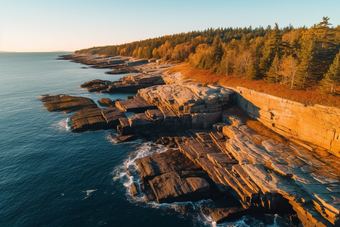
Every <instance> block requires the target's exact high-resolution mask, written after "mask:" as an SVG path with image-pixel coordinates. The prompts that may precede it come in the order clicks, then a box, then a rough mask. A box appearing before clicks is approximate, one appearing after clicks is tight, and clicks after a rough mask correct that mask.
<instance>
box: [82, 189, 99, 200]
mask: <svg viewBox="0 0 340 227" xmlns="http://www.w3.org/2000/svg"><path fill="white" fill-rule="evenodd" d="M95 191H97V189H91V190H86V191H82V192H85V193H86V196H85V198H84V199H87V198H88V197H89V196H90V195H91V193H92V192H95ZM84 199H83V200H84Z"/></svg>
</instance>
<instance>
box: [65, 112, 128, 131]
mask: <svg viewBox="0 0 340 227" xmlns="http://www.w3.org/2000/svg"><path fill="white" fill-rule="evenodd" d="M70 118H71V131H73V132H83V131H87V130H99V129H114V128H116V127H117V125H118V124H119V119H123V118H126V117H125V114H124V112H123V111H121V110H118V109H117V108H114V107H110V108H108V109H100V108H86V109H82V110H79V111H78V112H77V113H76V114H73V115H72V116H71V117H70Z"/></svg>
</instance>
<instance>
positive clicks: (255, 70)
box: [246, 60, 260, 80]
mask: <svg viewBox="0 0 340 227" xmlns="http://www.w3.org/2000/svg"><path fill="white" fill-rule="evenodd" d="M259 73H260V70H259V67H258V65H257V64H256V63H255V61H254V60H251V61H250V62H249V66H248V69H247V74H246V78H247V79H248V80H256V79H258V78H259Z"/></svg>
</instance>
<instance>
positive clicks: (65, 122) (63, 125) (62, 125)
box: [52, 117, 71, 131]
mask: <svg viewBox="0 0 340 227" xmlns="http://www.w3.org/2000/svg"><path fill="white" fill-rule="evenodd" d="M52 127H53V128H57V129H58V130H60V131H70V130H71V119H70V118H69V117H67V118H63V119H62V120H60V121H59V122H58V123H54V124H52Z"/></svg>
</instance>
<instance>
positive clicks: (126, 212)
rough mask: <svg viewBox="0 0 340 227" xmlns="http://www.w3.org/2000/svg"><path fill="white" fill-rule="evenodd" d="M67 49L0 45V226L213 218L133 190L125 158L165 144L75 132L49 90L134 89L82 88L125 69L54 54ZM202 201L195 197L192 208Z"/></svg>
mask: <svg viewBox="0 0 340 227" xmlns="http://www.w3.org/2000/svg"><path fill="white" fill-rule="evenodd" d="M62 54H67V53H56V52H53V53H0V88H1V89H0V135H1V136H0V226H1V227H14V226H18V227H28V226H29V227H31V226H32V227H33V226H34V227H39V226H48V227H52V226H53V227H54V226H55V227H62V226H82V227H87V226H134V227H135V226H148V227H152V226H155V227H156V226H164V227H167V226H169V227H170V226H177V227H180V226H215V225H216V224H215V223H213V222H212V221H211V219H210V218H209V217H204V216H203V215H200V214H199V213H198V212H192V213H190V214H189V215H183V214H181V213H180V212H177V211H176V210H177V209H176V207H177V206H176V204H167V205H157V204H156V203H146V202H145V201H144V200H143V198H142V197H141V196H139V197H137V198H132V197H131V196H130V195H129V187H130V185H131V182H132V181H137V180H138V179H131V178H129V177H128V176H127V175H126V174H125V172H124V169H125V168H126V166H127V165H130V164H133V163H134V162H133V160H134V159H135V158H137V157H142V156H145V155H149V154H152V153H158V152H163V151H165V150H166V148H164V147H162V146H160V145H157V146H155V145H152V143H151V142H150V141H146V140H137V141H133V142H127V143H122V144H114V143H112V141H110V138H109V137H108V136H109V134H110V133H115V130H107V131H104V130H101V131H91V132H86V133H72V132H71V131H70V130H69V127H68V125H69V116H70V115H72V114H73V113H70V114H63V113H58V112H47V111H46V108H45V107H44V105H43V103H42V102H41V101H40V96H41V95H44V94H52V95H54V94H70V95H76V96H84V97H88V98H91V99H93V100H94V101H97V100H99V99H101V98H110V99H117V98H121V99H126V98H127V96H128V95H131V94H97V93H89V92H87V91H86V90H85V89H81V88H80V87H79V85H80V84H82V83H84V82H86V81H89V80H93V79H103V80H118V79H119V78H120V77H122V76H124V75H107V74H104V72H105V71H107V69H93V68H87V69H83V68H81V67H82V66H83V65H80V64H76V63H70V62H69V61H64V60H56V58H57V57H58V56H59V55H62ZM201 202H205V201H201ZM201 202H197V203H191V204H192V207H193V210H194V211H195V209H196V210H197V209H198V207H199V204H200V203H201ZM278 221H281V222H282V223H283V221H282V220H281V219H280V218H279V217H277V216H275V215H266V216H262V217H256V218H255V217H248V216H245V217H243V218H242V219H240V220H236V221H235V222H230V223H226V224H224V225H221V226H240V227H247V226H251V227H253V226H254V227H255V226H259V227H260V226H280V225H279V224H278V223H279V222H278ZM218 226H220V225H218ZM285 226H286V225H285Z"/></svg>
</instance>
